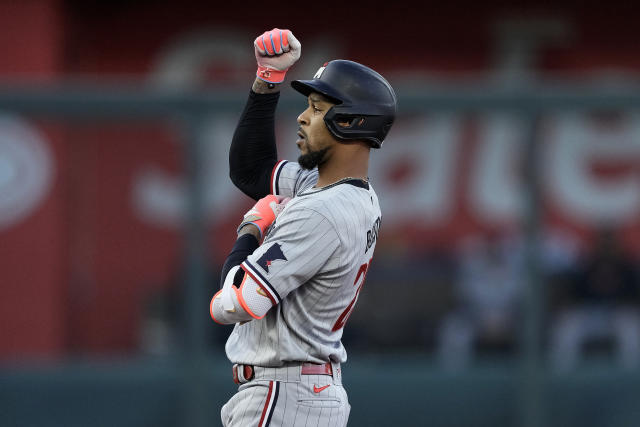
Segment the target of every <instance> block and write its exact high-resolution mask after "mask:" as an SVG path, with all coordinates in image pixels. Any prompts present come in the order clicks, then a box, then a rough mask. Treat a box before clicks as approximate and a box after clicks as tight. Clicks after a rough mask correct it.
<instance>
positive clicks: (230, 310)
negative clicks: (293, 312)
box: [209, 265, 273, 325]
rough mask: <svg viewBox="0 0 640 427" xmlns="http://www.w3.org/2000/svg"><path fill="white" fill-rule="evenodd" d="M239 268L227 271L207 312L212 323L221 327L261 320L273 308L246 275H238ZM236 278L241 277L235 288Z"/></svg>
mask: <svg viewBox="0 0 640 427" xmlns="http://www.w3.org/2000/svg"><path fill="white" fill-rule="evenodd" d="M238 272H242V270H240V266H239V265H237V266H235V267H233V268H232V269H231V270H229V273H228V274H227V277H226V278H225V281H224V285H223V287H222V289H221V290H219V291H218V292H217V293H216V294H215V295H214V296H213V298H212V299H211V304H210V306H209V312H210V314H211V318H212V319H213V321H214V322H216V323H220V324H223V325H226V324H232V323H238V322H248V321H250V320H252V319H262V318H263V317H264V316H265V314H267V312H268V311H269V309H270V308H271V307H272V306H273V304H272V303H271V300H270V299H269V297H268V296H267V293H266V292H265V291H264V290H263V289H262V288H261V287H260V286H259V285H258V283H256V282H255V281H254V280H253V279H252V278H251V277H250V276H249V275H248V274H246V273H245V274H244V275H240V274H237V273H238ZM237 277H241V279H240V280H241V281H240V284H239V286H236V283H235V282H237V281H238V280H237Z"/></svg>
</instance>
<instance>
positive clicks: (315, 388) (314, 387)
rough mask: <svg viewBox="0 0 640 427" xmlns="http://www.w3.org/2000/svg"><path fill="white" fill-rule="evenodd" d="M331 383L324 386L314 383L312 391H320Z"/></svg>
mask: <svg viewBox="0 0 640 427" xmlns="http://www.w3.org/2000/svg"><path fill="white" fill-rule="evenodd" d="M330 385H331V384H327V385H325V386H324V387H318V386H316V385H315V384H314V385H313V392H314V393H320V392H321V391H322V390H324V389H325V388H327V387H329V386H330Z"/></svg>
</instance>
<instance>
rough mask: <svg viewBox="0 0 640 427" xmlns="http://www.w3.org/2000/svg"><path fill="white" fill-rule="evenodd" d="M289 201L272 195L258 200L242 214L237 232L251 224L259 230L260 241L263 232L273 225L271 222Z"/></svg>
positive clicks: (287, 198)
mask: <svg viewBox="0 0 640 427" xmlns="http://www.w3.org/2000/svg"><path fill="white" fill-rule="evenodd" d="M289 200H291V198H290V197H282V196H274V195H273V194H269V195H268V196H266V197H263V198H262V199H260V200H258V202H257V203H256V204H255V205H253V207H252V208H251V209H249V211H248V212H247V213H246V214H244V219H243V220H242V223H241V224H240V225H239V226H238V231H240V229H241V228H242V227H244V226H245V225H247V224H253V225H255V226H256V227H258V230H260V238H261V239H262V237H263V236H264V232H265V231H266V230H267V228H269V227H270V226H271V224H273V221H275V220H276V217H277V216H278V215H280V213H281V212H282V210H283V209H284V206H285V205H286V204H287V203H288V202H289Z"/></svg>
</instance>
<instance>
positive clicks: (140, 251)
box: [0, 0, 640, 359]
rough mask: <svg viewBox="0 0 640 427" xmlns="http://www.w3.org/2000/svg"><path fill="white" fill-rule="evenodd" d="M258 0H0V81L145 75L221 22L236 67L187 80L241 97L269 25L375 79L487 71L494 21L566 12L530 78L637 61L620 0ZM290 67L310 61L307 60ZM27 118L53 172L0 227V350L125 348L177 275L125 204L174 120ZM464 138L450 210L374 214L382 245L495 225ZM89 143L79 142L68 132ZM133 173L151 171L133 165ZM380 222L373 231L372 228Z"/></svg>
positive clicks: (617, 165)
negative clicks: (256, 45)
mask: <svg viewBox="0 0 640 427" xmlns="http://www.w3.org/2000/svg"><path fill="white" fill-rule="evenodd" d="M314 7H320V6H314ZM262 8H263V5H262V4H256V5H247V6H245V7H243V10H242V11H238V10H237V9H236V8H234V7H233V6H224V7H222V6H219V5H216V6H215V7H214V6H211V3H202V4H200V5H198V4H196V3H187V4H182V3H180V4H177V3H176V2H170V1H161V2H154V1H139V2H126V1H116V2H98V1H82V2H81V1H67V2H61V1H55V0H42V1H36V0H29V1H24V2H0V28H2V29H3V30H2V36H0V81H11V79H18V80H23V81H24V80H27V81H31V80H37V81H54V80H57V79H61V78H66V77H69V76H78V75H81V76H84V77H87V76H91V77H92V78H106V79H110V78H123V77H125V78H130V77H133V78H136V79H139V80H141V81H146V80H153V78H154V76H156V75H157V74H159V71H158V70H160V69H162V68H163V66H166V64H167V63H169V62H170V61H169V60H168V59H167V58H168V57H170V53H171V52H172V51H177V50H179V48H180V46H182V47H183V48H184V46H189V43H190V42H189V40H191V41H192V42H191V43H192V44H193V43H195V40H202V39H205V37H204V36H205V35H207V34H209V35H210V34H217V35H218V36H223V35H224V34H225V31H227V30H226V29H228V33H229V34H231V35H233V37H235V39H233V40H231V41H230V42H229V43H231V44H229V45H232V43H233V42H237V43H238V45H239V46H245V47H246V49H247V52H246V56H245V57H244V59H243V60H242V61H243V62H242V61H241V62H239V63H236V64H231V65H229V64H227V65H225V66H220V64H217V63H216V61H213V60H211V61H210V63H209V64H207V65H205V66H204V68H205V71H204V77H203V78H204V79H205V80H208V81H209V82H211V83H212V84H213V83H217V84H220V82H223V83H225V82H228V83H229V84H234V85H237V86H238V87H239V88H241V89H242V92H241V93H246V90H247V88H248V85H249V84H250V81H251V80H252V73H253V63H252V62H251V56H252V52H251V43H252V41H253V38H254V37H255V36H256V35H258V34H259V33H260V32H262V31H264V30H266V29H270V28H271V27H273V26H280V27H287V28H291V29H292V30H294V32H295V34H296V35H297V36H298V38H300V39H301V40H302V41H303V42H304V43H305V46H311V47H312V48H310V49H309V51H312V50H313V49H314V48H315V49H316V51H322V49H325V51H326V52H329V53H337V54H339V55H342V56H343V57H347V58H350V59H354V60H357V61H361V62H364V63H368V64H375V67H376V68H377V69H379V70H380V71H382V72H383V73H385V74H387V73H389V75H393V76H401V75H415V74H416V73H417V72H419V71H427V72H428V73H430V75H432V76H434V75H435V76H441V77H446V78H451V77H452V76H457V75H462V74H465V73H471V72H480V73H486V72H487V70H489V69H491V68H492V67H494V66H495V63H496V58H495V55H496V42H495V37H496V36H495V34H496V33H495V31H497V30H495V28H496V27H495V26H494V23H495V22H498V21H500V20H501V19H506V18H511V17H516V18H520V19H522V18H527V19H528V18H540V19H559V20H560V21H562V22H565V23H566V28H567V29H566V34H565V35H564V36H563V35H560V36H554V37H555V38H557V39H558V40H560V41H557V40H556V41H552V42H549V43H548V45H544V46H543V47H542V48H541V49H540V52H539V53H538V57H537V60H536V63H535V66H536V67H537V70H538V72H540V73H543V74H544V73H552V72H553V73H564V74H565V75H571V76H576V77H583V76H585V75H588V73H590V72H594V71H597V72H605V71H611V70H612V69H613V70H616V72H619V71H620V70H622V71H624V72H633V73H637V72H638V71H639V70H640V57H639V56H638V55H637V37H636V36H635V33H634V30H635V29H636V24H637V18H638V16H639V15H638V7H637V6H633V5H628V6H621V7H619V8H617V9H616V10H609V11H603V10H601V9H598V8H595V7H591V6H581V8H580V9H579V10H575V9H574V8H572V7H563V6H558V7H555V8H554V9H549V8H544V7H540V6H530V5H521V6H514V5H511V6H509V7H504V6H499V5H497V4H496V5H491V4H482V5H480V4H477V5H475V6H471V7H468V8H467V9H466V10H460V9H455V8H453V7H449V6H446V5H442V4H440V3H437V7H436V4H435V3H434V4H433V5H430V4H429V3H415V4H407V5H406V7H405V8H404V9H402V10H400V9H384V10H383V9H379V8H375V7H371V3H365V2H355V3H349V5H348V6H345V5H331V4H326V3H323V5H322V9H321V10H313V9H309V8H297V7H292V8H289V9H288V10H287V11H286V12H283V14H282V15H280V16H278V17H276V18H273V19H270V20H266V19H265V13H264V12H263V10H262ZM625 8H626V9H625ZM320 12H322V13H320ZM267 21H268V22H267ZM562 32H563V31H560V33H562ZM225 43H226V42H225ZM172 49H173V50H172ZM187 50H188V49H187ZM305 52H306V51H305ZM303 57H304V56H303ZM246 58H249V59H248V60H247V59H246ZM163 60H164V61H165V62H163ZM319 60H320V59H319V58H318V61H319ZM163 64H164V65H163ZM225 67H231V69H230V70H229V69H225ZM303 67H304V66H303V65H300V67H299V68H300V70H303V69H305V68H303ZM306 67H308V68H313V69H315V67H316V65H314V64H311V65H309V64H307V65H306ZM295 72H301V71H292V73H295ZM158 78H159V79H161V78H162V76H160V77H158ZM231 119H233V115H232V116H231ZM30 125H32V126H34V127H35V128H36V129H37V130H38V131H39V132H40V133H41V134H42V139H43V140H45V141H46V144H47V146H48V147H49V156H50V159H51V162H52V164H53V167H52V171H51V175H50V188H48V191H47V192H46V194H45V195H44V196H42V198H41V199H40V200H39V203H38V204H37V206H36V207H34V208H33V210H31V211H29V212H28V214H25V215H24V216H23V217H22V218H21V219H20V220H19V221H17V222H15V223H13V224H11V225H10V226H6V227H5V228H0V241H1V242H2V244H1V245H0V270H1V271H2V279H1V280H2V286H1V287H0V325H2V326H0V336H1V337H2V339H1V340H0V358H2V359H12V358H16V357H19V356H20V357H22V356H25V355H26V356H29V357H45V358H57V357H59V356H61V355H63V354H65V353H69V352H75V351H78V352H89V353H91V352H95V353H103V352H116V353H117V352H127V351H131V350H132V349H134V348H135V347H136V345H137V340H138V336H137V333H138V322H139V319H140V310H141V308H140V307H141V306H142V305H143V304H144V302H145V299H146V298H148V296H149V294H150V293H151V292H153V291H156V290H159V289H162V288H166V287H168V286H171V282H172V280H174V278H175V277H174V276H175V275H176V274H177V273H178V272H179V268H180V238H181V234H180V230H179V228H177V227H176V225H175V218H173V219H172V217H171V215H172V214H171V212H172V211H171V209H170V208H167V211H166V212H165V214H166V215H168V217H163V216H162V215H160V217H152V218H149V217H145V215H146V214H145V213H144V209H145V208H144V206H143V207H142V208H141V207H140V206H138V204H144V203H143V202H140V200H139V199H135V194H137V193H135V190H132V183H134V182H137V183H139V184H140V185H141V186H144V185H146V184H145V183H147V184H149V183H150V182H152V181H149V180H148V181H145V178H144V177H145V176H146V177H149V176H152V178H149V179H150V180H152V179H155V178H153V177H154V176H155V177H156V178H157V177H158V175H157V173H156V172H158V171H161V172H162V173H164V174H165V175H162V176H164V177H165V178H167V179H175V178H176V177H178V176H179V175H180V171H181V169H182V168H181V164H182V160H181V156H180V153H181V148H180V146H179V144H178V143H177V142H176V140H177V139H178V137H177V135H178V131H179V130H177V129H173V128H171V126H163V127H160V126H157V125H153V124H152V125H149V124H134V125H129V126H127V125H118V126H117V127H109V126H107V125H104V126H102V127H101V126H97V127H95V128H93V129H91V128H88V129H82V130H80V131H79V130H78V129H74V130H73V131H72V130H71V129H70V128H69V127H64V126H52V125H51V124H42V123H37V122H30ZM411 125H412V124H411V121H410V120H408V121H407V122H406V123H404V124H402V125H401V126H405V127H406V129H409V128H410V127H411ZM232 127H233V124H231V130H232ZM279 132H283V133H284V132H286V129H283V130H279ZM477 133H478V123H477V122H474V121H473V120H471V121H468V122H466V123H465V124H464V126H463V127H462V129H461V130H460V135H459V137H460V139H462V140H469V141H471V142H470V143H469V144H468V145H466V146H465V147H467V148H468V149H465V150H464V151H463V153H462V154H460V156H459V157H457V158H456V159H457V160H456V162H457V163H456V168H457V169H456V170H457V172H456V177H455V183H454V187H453V189H454V191H453V193H452V195H451V197H452V198H453V200H452V201H451V202H450V204H451V205H452V206H453V211H452V214H451V215H450V216H448V217H447V219H446V220H442V221H440V222H435V223H431V224H422V225H419V226H418V227H415V226H412V225H410V224H413V223H409V222H405V223H404V225H403V223H402V221H401V220H398V221H399V222H394V219H393V218H391V219H389V220H388V221H387V220H385V221H387V222H386V224H389V225H388V228H387V230H386V233H387V234H386V236H387V237H388V239H389V240H388V242H390V243H389V245H388V246H393V245H395V244H396V242H395V240H394V238H393V237H394V235H396V236H402V238H407V236H416V241H414V242H412V244H414V245H415V246H429V245H434V244H445V243H447V242H449V241H452V240H455V238H457V237H459V236H461V235H463V234H466V233H471V232H475V231H478V230H481V229H483V228H484V227H486V226H496V225H500V223H499V221H498V223H497V224H487V223H483V222H482V220H481V219H478V218H477V217H475V216H474V214H475V211H474V210H473V208H471V207H469V205H468V203H469V201H468V198H469V197H470V196H469V192H470V191H471V190H470V189H469V186H470V184H469V181H470V180H471V179H472V178H471V175H470V168H471V166H472V164H473V162H474V161H476V160H475V157H474V155H475V154H474V153H476V152H477V150H478V146H479V144H480V143H479V142H477V141H476V140H475V139H474V138H477ZM222 136H225V135H222ZM226 137H228V135H226ZM89 140H91V141H92V142H91V143H90V144H85V143H83V142H85V141H89ZM474 141H475V142H474ZM416 149H418V148H416ZM392 153H393V152H392ZM405 154H406V153H405ZM427 154H428V153H426V154H425V155H427ZM223 157H224V153H213V154H212V159H218V160H220V159H223ZM390 158H391V159H392V160H389V162H390V163H388V164H386V165H385V167H384V168H382V167H379V168H378V169H379V170H380V174H381V175H380V178H377V179H378V181H377V182H381V186H382V185H383V186H386V187H384V188H385V189H387V190H389V191H390V190H391V189H393V188H394V187H393V185H396V186H397V188H398V189H400V190H402V189H403V188H404V187H403V185H406V184H405V183H406V182H408V181H407V180H409V179H410V177H411V173H412V172H411V171H412V170H413V169H412V168H419V167H421V166H422V165H420V164H419V163H418V164H412V163H411V162H412V161H414V159H412V158H411V156H409V157H407V156H406V155H404V156H403V155H402V153H396V154H395V155H394V154H391V155H390ZM218 160H215V161H218ZM391 162H393V163H391ZM221 164H222V165H224V160H222V163H221ZM638 165H640V159H638V158H637V157H632V158H630V159H627V160H625V161H619V160H615V159H614V161H613V163H611V162H607V161H605V162H599V163H598V162H596V163H595V164H594V165H593V168H594V174H596V175H599V176H600V177H601V178H603V179H605V180H606V179H610V178H611V177H614V178H615V177H616V176H618V177H619V176H621V175H622V176H624V175H629V174H631V175H633V174H638V171H639V169H638V168H639V166H638ZM219 169H220V170H221V171H222V173H220V174H218V175H216V176H215V177H212V178H211V182H215V180H216V179H217V180H218V182H220V183H221V184H220V187H224V189H223V190H221V192H225V191H226V192H227V194H230V193H228V192H229V191H233V190H232V189H231V190H229V188H228V187H229V184H228V182H226V178H225V177H226V170H223V169H224V167H220V168H219ZM145 171H146V172H149V171H151V172H150V173H149V174H147V175H145V173H146V172H145ZM154 171H155V172H154ZM414 172H415V171H414ZM154 173H156V175H154ZM383 173H384V174H385V175H382V174H383ZM140 176H142V178H140ZM607 177H609V178H607ZM162 179H164V178H162ZM222 180H225V181H224V182H225V184H222V182H223V181H222ZM384 181H386V182H384ZM153 182H156V181H153ZM172 182H173V181H172ZM176 182H178V181H176ZM387 182H389V183H387ZM149 185H152V184H149ZM376 185H378V184H376ZM378 191H379V192H380V188H378ZM0 194H2V193H0ZM132 194H133V196H132ZM145 194H148V193H145ZM223 196H224V194H217V195H213V196H212V197H218V198H221V197H223ZM234 199H235V201H234V204H233V205H232V206H231V207H230V208H228V209H227V210H226V211H225V212H223V213H221V214H220V215H221V218H219V221H218V222H217V223H215V224H214V226H213V228H212V234H211V241H212V243H213V242H217V243H218V244H221V242H230V241H231V239H232V234H233V233H232V227H231V226H228V225H229V224H233V223H234V221H235V217H234V215H235V214H236V213H238V212H241V211H242V210H243V209H244V208H245V207H246V206H245V205H246V204H247V203H248V200H247V199H246V198H242V197H241V198H238V197H237V195H236V196H235V198H234ZM167 200H169V202H170V201H171V199H167ZM149 203H151V202H149ZM140 209H142V211H143V213H140V212H141V211H140ZM547 212H548V216H549V218H548V220H549V222H550V223H553V224H554V225H556V226H560V227H564V228H567V229H569V230H572V231H574V232H576V234H577V235H580V236H585V235H586V236H588V234H589V232H590V230H591V229H590V226H589V225H585V224H584V223H582V222H581V221H580V220H578V219H576V218H575V217H573V216H571V213H567V212H566V211H563V210H562V209H561V208H558V207H557V206H556V205H555V204H554V203H553V202H548V206H547ZM149 215H152V216H153V215H159V214H157V213H155V214H154V213H151V214H149ZM638 217H639V218H638V220H637V221H628V222H627V223H626V224H625V227H626V228H625V238H626V239H627V243H628V244H629V245H630V247H632V248H635V250H636V251H638V249H639V248H640V214H639V215H638ZM167 218H168V219H167ZM167 221H168V223H170V225H167V224H168V223H167ZM383 225H385V222H383ZM390 231H391V232H390ZM384 233H385V227H384V226H383V237H384V236H385V234H384ZM396 240H397V239H396ZM381 242H384V239H382V240H381ZM222 246H224V245H222ZM381 250H384V246H382V249H381ZM216 255H217V257H218V258H219V257H220V254H219V253H218V254H216Z"/></svg>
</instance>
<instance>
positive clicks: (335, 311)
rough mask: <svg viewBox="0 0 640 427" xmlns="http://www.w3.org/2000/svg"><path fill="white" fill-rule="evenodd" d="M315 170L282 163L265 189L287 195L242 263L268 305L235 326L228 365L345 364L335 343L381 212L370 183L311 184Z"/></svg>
mask: <svg viewBox="0 0 640 427" xmlns="http://www.w3.org/2000/svg"><path fill="white" fill-rule="evenodd" d="M317 181H318V171H317V169H314V170H311V171H309V170H304V169H302V168H301V167H300V165H299V164H298V163H294V162H287V161H281V162H279V163H278V164H276V166H275V167H274V170H273V173H272V177H271V191H272V193H273V194H275V195H282V196H288V197H291V198H292V199H291V201H290V202H289V203H287V205H286V206H285V208H284V210H283V211H282V213H281V214H280V215H279V216H278V217H277V218H276V221H275V222H274V224H273V225H272V226H271V228H270V229H269V230H268V232H267V234H266V236H265V240H264V242H263V244H262V245H261V246H260V247H258V249H256V250H255V251H254V253H253V254H251V255H249V257H248V258H247V259H246V260H245V261H244V262H243V263H242V264H241V267H242V269H244V270H245V272H246V273H247V274H248V275H249V276H251V277H252V278H253V279H254V280H255V281H256V282H257V283H258V284H259V285H260V289H258V293H260V294H261V295H263V296H266V297H268V298H269V299H270V300H271V302H272V303H273V304H274V307H272V308H271V309H270V310H269V311H268V312H267V314H266V315H265V316H264V317H263V318H261V319H254V320H252V321H250V322H247V323H243V324H236V326H235V328H234V329H233V332H232V333H231V336H230V337H229V339H228V340H227V344H226V347H225V349H226V353H227V356H228V358H229V360H230V361H231V362H233V363H241V364H250V365H256V366H265V367H277V366H282V365H283V364H284V363H286V362H294V361H295V362H314V363H324V362H327V361H333V362H341V363H342V362H345V361H346V359H347V354H346V351H345V349H344V347H343V345H342V342H341V341H340V340H341V338H342V332H343V327H344V325H345V322H346V321H347V319H348V317H349V315H350V314H351V311H352V310H353V308H354V305H355V303H356V301H357V299H358V295H359V293H360V290H361V288H362V285H363V283H364V279H365V276H366V273H367V270H368V267H369V264H370V262H371V258H372V256H373V251H374V249H375V245H376V240H377V236H378V231H379V228H380V221H381V213H380V206H379V204H378V197H377V196H376V193H375V191H374V190H373V187H372V186H371V185H370V184H369V183H367V182H365V181H363V180H360V179H354V178H345V179H343V180H341V181H338V182H336V183H333V184H331V185H328V186H325V187H321V188H315V187H314V185H315V184H316V182H317Z"/></svg>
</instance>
